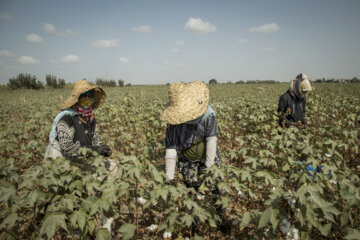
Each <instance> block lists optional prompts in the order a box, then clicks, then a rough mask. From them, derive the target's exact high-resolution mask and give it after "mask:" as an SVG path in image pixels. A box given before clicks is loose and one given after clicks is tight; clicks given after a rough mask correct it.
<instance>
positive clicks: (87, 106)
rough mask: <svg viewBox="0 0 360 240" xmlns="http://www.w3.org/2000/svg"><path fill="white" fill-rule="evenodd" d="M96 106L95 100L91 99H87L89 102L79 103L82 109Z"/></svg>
mask: <svg viewBox="0 0 360 240" xmlns="http://www.w3.org/2000/svg"><path fill="white" fill-rule="evenodd" d="M93 104H94V99H93V98H90V99H87V100H84V101H81V102H79V104H78V105H79V106H80V107H82V108H89V107H91V106H92V105H93Z"/></svg>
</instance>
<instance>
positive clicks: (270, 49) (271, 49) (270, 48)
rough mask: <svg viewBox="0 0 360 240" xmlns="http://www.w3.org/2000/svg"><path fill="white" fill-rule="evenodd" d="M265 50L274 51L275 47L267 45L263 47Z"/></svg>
mask: <svg viewBox="0 0 360 240" xmlns="http://www.w3.org/2000/svg"><path fill="white" fill-rule="evenodd" d="M265 50H266V51H275V48H273V47H267V48H265Z"/></svg>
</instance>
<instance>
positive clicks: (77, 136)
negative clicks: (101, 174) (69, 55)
mask: <svg viewBox="0 0 360 240" xmlns="http://www.w3.org/2000/svg"><path fill="white" fill-rule="evenodd" d="M105 98H106V94H105V92H104V90H103V89H102V88H100V87H98V86H94V85H91V84H89V83H88V82H87V81H85V80H80V81H77V82H76V83H75V84H74V87H73V89H72V92H71V95H70V97H69V98H68V99H66V100H65V101H64V102H63V103H62V104H61V109H60V112H59V113H58V114H57V116H56V117H55V120H54V123H53V126H52V130H51V132H50V136H49V145H48V147H47V149H46V152H45V156H44V158H45V159H47V158H52V159H56V158H57V157H64V158H66V159H68V160H70V162H71V163H76V164H78V165H80V168H81V169H82V170H83V171H90V172H94V170H95V167H94V166H92V165H90V164H88V163H85V162H82V161H81V159H79V158H78V150H79V148H81V147H86V148H89V149H91V150H92V151H95V152H97V153H98V154H100V155H103V156H105V157H109V156H111V154H112V151H111V149H110V147H109V146H107V145H105V144H103V143H101V142H100V139H99V133H98V128H97V125H96V118H95V116H94V114H93V110H94V109H97V108H99V107H101V106H102V105H103V104H104V102H105ZM106 167H107V169H108V170H109V172H108V173H107V174H108V176H110V177H113V176H114V175H116V173H117V171H118V169H117V164H116V162H115V161H114V160H111V159H107V162H106ZM94 176H95V177H96V174H95V175H94ZM99 180H103V179H99ZM105 215H107V216H106V217H105V216H104V217H103V219H102V221H103V226H102V227H103V228H107V229H108V230H109V232H111V223H112V222H113V218H112V216H113V213H112V212H111V211H109V212H106V213H105Z"/></svg>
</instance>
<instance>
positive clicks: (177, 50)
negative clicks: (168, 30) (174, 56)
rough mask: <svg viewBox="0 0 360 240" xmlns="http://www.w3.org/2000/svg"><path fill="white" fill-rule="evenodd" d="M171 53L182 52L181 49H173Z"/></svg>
mask: <svg viewBox="0 0 360 240" xmlns="http://www.w3.org/2000/svg"><path fill="white" fill-rule="evenodd" d="M171 51H173V52H176V53H177V52H180V49H178V48H173V49H171Z"/></svg>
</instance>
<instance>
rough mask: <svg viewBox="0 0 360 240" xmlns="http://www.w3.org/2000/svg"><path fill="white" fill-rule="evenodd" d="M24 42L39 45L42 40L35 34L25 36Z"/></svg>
mask: <svg viewBox="0 0 360 240" xmlns="http://www.w3.org/2000/svg"><path fill="white" fill-rule="evenodd" d="M26 41H28V42H32V43H40V42H42V41H43V40H42V38H41V37H40V36H39V35H37V34H34V33H33V34H29V35H27V36H26Z"/></svg>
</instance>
